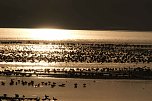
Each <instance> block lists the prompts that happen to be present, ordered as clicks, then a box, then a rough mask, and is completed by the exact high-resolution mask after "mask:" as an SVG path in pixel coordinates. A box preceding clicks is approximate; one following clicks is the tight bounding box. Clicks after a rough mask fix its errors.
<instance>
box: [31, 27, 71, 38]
mask: <svg viewBox="0 0 152 101" xmlns="http://www.w3.org/2000/svg"><path fill="white" fill-rule="evenodd" d="M29 33H30V38H31V39H33V40H67V39H71V38H72V37H73V36H72V35H71V34H70V31H68V30H61V29H35V30H30V31H29Z"/></svg>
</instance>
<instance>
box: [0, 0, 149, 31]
mask: <svg viewBox="0 0 152 101" xmlns="http://www.w3.org/2000/svg"><path fill="white" fill-rule="evenodd" d="M151 5H152V0H0V27H55V28H56V27H57V28H66V29H100V30H102V29H130V30H132V29H134V30H152V6H151Z"/></svg>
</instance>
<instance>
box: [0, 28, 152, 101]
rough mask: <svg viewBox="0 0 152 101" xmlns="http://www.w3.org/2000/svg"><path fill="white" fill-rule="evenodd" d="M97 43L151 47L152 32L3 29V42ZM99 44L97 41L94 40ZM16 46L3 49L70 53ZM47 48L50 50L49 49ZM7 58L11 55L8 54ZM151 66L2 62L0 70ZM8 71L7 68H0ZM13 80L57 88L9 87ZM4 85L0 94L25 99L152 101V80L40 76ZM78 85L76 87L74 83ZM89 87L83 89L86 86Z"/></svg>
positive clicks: (53, 47)
mask: <svg viewBox="0 0 152 101" xmlns="http://www.w3.org/2000/svg"><path fill="white" fill-rule="evenodd" d="M78 39H81V40H84V39H85V40H98V41H101V42H112V43H114V42H120V43H124V42H125V43H133V44H134V43H136V44H142V43H144V44H145V43H146V44H152V40H151V39H152V32H130V31H89V30H83V31H82V30H50V29H47V30H44V29H19V28H18V29H16V28H0V40H3V41H4V40H49V41H56V40H58V41H59V40H66V41H67V40H78ZM95 42H96V41H95ZM25 46H26V47H24V44H22V45H16V44H15V46H13V45H12V44H7V45H0V48H1V49H6V50H15V49H17V50H28V51H29V49H30V51H39V52H43V54H44V53H45V51H51V52H54V51H59V48H62V50H66V51H69V49H67V48H66V47H65V46H64V45H52V44H49V45H43V44H39V45H33V44H29V45H27V44H26V45H25ZM47 46H48V47H47ZM5 52H6V54H5V55H8V54H9V52H8V53H7V51H5ZM145 65H146V66H148V67H151V66H152V65H151V63H149V64H143V63H138V64H136V63H132V64H129V63H123V64H121V63H115V64H114V63H103V64H100V63H98V64H97V63H90V64H88V63H70V62H69V63H54V62H52V63H46V62H45V63H43V62H41V63H30V62H29V63H22V62H18V63H9V62H8V63H7V64H6V63H4V62H0V66H1V67H7V69H14V68H16V67H18V68H50V67H53V68H54V67H67V68H71V67H79V68H88V67H89V68H90V67H92V68H96V67H106V66H108V67H110V68H113V67H114V68H115V67H119V68H121V67H122V68H123V67H126V66H127V67H128V66H131V67H134V66H135V67H138V66H139V67H143V66H145ZM0 69H5V68H0ZM11 79H14V81H15V82H17V80H24V81H28V82H29V81H31V80H33V81H34V82H35V85H36V84H38V83H41V82H48V81H50V82H51V83H53V82H56V83H57V84H56V86H55V87H54V88H51V86H50V85H47V86H46V85H41V86H40V87H38V88H35V87H32V86H27V85H25V86H23V85H21V84H17V85H16V84H15V85H12V86H10V85H9V82H10V80H11ZM2 81H3V82H5V86H3V85H0V95H2V94H4V93H6V94H8V96H14V94H16V93H17V94H19V95H25V96H40V97H42V96H44V94H47V95H49V96H50V97H53V96H54V97H56V98H58V99H59V101H150V100H151V99H152V96H151V95H152V91H151V88H152V80H99V79H96V80H94V79H68V78H66V79H60V78H56V79H55V78H40V77H30V78H27V77H0V83H1V82H2ZM62 83H64V84H65V87H59V86H58V85H59V84H62ZM75 83H77V84H78V86H77V88H75V87H74V84H75ZM84 83H85V84H86V87H83V84H84Z"/></svg>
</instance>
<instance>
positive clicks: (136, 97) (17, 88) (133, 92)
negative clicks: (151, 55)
mask: <svg viewBox="0 0 152 101" xmlns="http://www.w3.org/2000/svg"><path fill="white" fill-rule="evenodd" d="M11 79H14V81H17V80H23V81H27V82H30V81H31V80H33V81H34V83H35V84H38V83H41V82H48V81H50V82H51V84H52V83H53V82H55V83H56V86H55V87H54V88H52V87H51V86H50V85H47V86H46V85H41V86H40V87H37V88H36V87H34V86H27V85H26V86H23V85H21V84H18V85H12V86H10V85H9V82H10V80H11ZM2 81H3V82H5V86H2V85H0V89H1V90H0V94H1V95H2V94H4V93H6V94H8V96H14V94H19V95H25V96H40V97H42V96H44V95H45V94H47V95H48V96H50V97H56V98H57V99H58V101H150V99H152V96H151V95H152V91H151V87H152V80H99V79H97V80H94V79H85V80H84V79H60V78H48V77H45V78H40V77H30V78H28V77H20V78H19V77H0V82H2ZM62 83H64V84H65V87H60V86H59V85H60V84H62ZM75 83H77V87H75V86H74V84H75ZM84 83H85V84H86V87H84V86H83V84H84Z"/></svg>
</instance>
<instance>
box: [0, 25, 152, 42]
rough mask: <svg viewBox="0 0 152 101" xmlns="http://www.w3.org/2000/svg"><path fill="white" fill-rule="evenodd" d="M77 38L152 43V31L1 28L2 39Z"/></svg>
mask: <svg viewBox="0 0 152 101" xmlns="http://www.w3.org/2000/svg"><path fill="white" fill-rule="evenodd" d="M9 39H12V40H76V39H96V40H100V41H104V42H107V41H110V42H111V41H112V42H140V43H152V40H151V39H152V32H151V31H149V32H138V31H95V30H93V31H92V30H58V29H25V28H0V40H9Z"/></svg>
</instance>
